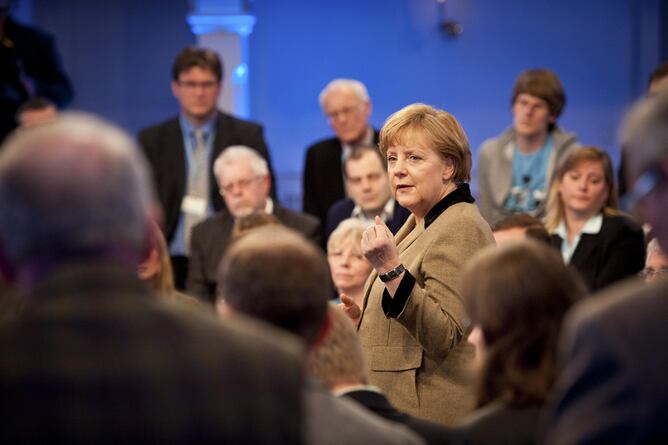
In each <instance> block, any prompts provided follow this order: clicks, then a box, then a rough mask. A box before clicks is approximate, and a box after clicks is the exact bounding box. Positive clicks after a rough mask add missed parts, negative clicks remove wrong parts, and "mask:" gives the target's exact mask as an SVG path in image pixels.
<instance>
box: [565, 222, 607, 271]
mask: <svg viewBox="0 0 668 445" xmlns="http://www.w3.org/2000/svg"><path fill="white" fill-rule="evenodd" d="M602 226H603V215H602V214H601V213H598V214H596V215H594V216H592V217H591V218H589V219H588V220H587V222H586V223H585V224H584V226H582V230H580V233H578V234H577V235H575V238H573V244H570V245H569V244H568V231H567V230H566V223H565V222H564V220H563V218H562V220H561V221H560V222H559V225H558V226H557V228H556V229H555V230H554V232H553V233H555V234H557V235H559V237H560V238H561V240H562V241H561V256H562V258H563V259H564V262H565V263H570V262H571V258H572V257H573V253H574V252H575V249H576V248H577V247H578V244H579V243H580V237H581V236H582V234H583V233H586V234H589V235H596V234H597V233H599V232H600V231H601V227H602Z"/></svg>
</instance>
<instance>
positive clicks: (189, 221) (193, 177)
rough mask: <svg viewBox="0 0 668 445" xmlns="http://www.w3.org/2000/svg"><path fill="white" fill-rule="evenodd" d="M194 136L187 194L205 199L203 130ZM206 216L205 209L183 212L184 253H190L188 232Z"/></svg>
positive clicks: (205, 180)
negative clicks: (200, 212) (198, 212)
mask: <svg viewBox="0 0 668 445" xmlns="http://www.w3.org/2000/svg"><path fill="white" fill-rule="evenodd" d="M193 135H194V136H195V149H194V150H193V153H192V159H191V161H192V162H191V164H190V172H189V173H188V191H187V192H188V196H189V197H192V198H199V199H203V200H204V201H206V200H207V192H208V179H209V175H208V173H209V172H208V170H207V169H208V167H209V166H208V159H207V157H206V143H205V140H204V139H205V138H204V131H203V130H202V129H201V128H199V129H197V130H195V131H194V132H193ZM205 217H206V211H205V212H203V213H202V214H196V213H192V212H186V214H185V218H186V219H185V231H186V233H185V241H186V254H190V232H191V230H192V228H193V227H194V226H195V225H196V224H197V223H199V222H200V221H202V220H203V219H204V218H205Z"/></svg>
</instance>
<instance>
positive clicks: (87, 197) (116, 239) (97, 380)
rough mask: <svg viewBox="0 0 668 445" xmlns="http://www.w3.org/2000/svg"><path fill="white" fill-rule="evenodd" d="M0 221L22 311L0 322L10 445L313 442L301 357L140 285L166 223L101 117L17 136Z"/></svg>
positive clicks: (4, 437) (138, 162)
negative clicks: (140, 271) (308, 437)
mask: <svg viewBox="0 0 668 445" xmlns="http://www.w3.org/2000/svg"><path fill="white" fill-rule="evenodd" d="M0 208H1V209H2V211H0V258H2V260H3V261H2V262H0V264H1V265H2V266H3V268H4V270H5V272H8V275H10V276H12V277H13V281H14V282H15V283H16V287H17V292H19V294H20V295H21V297H22V298H21V300H22V301H23V303H24V304H23V306H22V308H21V312H20V314H19V315H17V316H15V317H13V318H10V319H7V320H3V322H2V323H0V350H2V352H3V353H2V354H0V412H2V415H1V416H0V437H1V439H0V441H2V442H3V443H198V444H204V443H216V444H218V443H300V441H301V436H302V433H301V429H302V428H301V415H300V413H301V406H302V402H301V382H302V379H301V377H302V371H301V361H300V360H299V351H300V348H299V346H298V344H296V343H295V344H293V342H292V340H291V339H287V338H282V337H280V333H278V332H274V331H272V332H270V333H269V332H265V333H264V335H262V331H264V328H262V329H261V328H259V327H257V326H256V325H250V324H249V323H241V322H239V324H237V323H236V322H235V323H232V324H230V323H226V324H225V325H222V324H221V323H218V322H217V321H216V320H215V319H214V318H213V317H207V316H206V314H205V313H201V314H200V313H194V312H192V310H191V311H185V310H184V309H183V308H181V310H179V308H177V307H174V306H169V305H167V304H165V303H164V302H163V301H162V300H160V299H159V298H158V297H157V296H156V295H153V294H152V293H151V292H150V291H149V290H148V288H146V287H145V286H144V285H143V284H142V283H141V282H140V281H139V279H138V278H137V276H136V267H137V264H138V263H139V262H140V261H142V260H143V258H144V257H145V251H146V250H147V248H148V246H149V244H150V240H149V237H150V220H149V218H150V217H151V216H152V215H154V214H155V213H156V211H155V207H154V194H153V190H152V189H151V188H150V186H149V175H148V170H147V164H146V161H145V160H144V159H143V157H142V156H141V154H140V152H139V150H138V148H137V147H136V146H135V144H134V142H133V141H132V139H131V138H130V137H129V136H128V135H126V134H125V133H123V132H122V131H121V130H120V129H118V128H115V127H113V126H112V125H110V124H108V123H105V122H103V121H101V120H99V119H97V118H94V117H91V116H88V115H63V116H62V117H59V118H58V119H56V120H55V121H52V122H47V123H44V124H42V125H39V126H36V127H33V128H28V129H25V130H23V131H20V132H17V133H16V134H15V135H14V136H13V137H10V139H9V140H8V142H7V143H6V145H5V146H4V147H3V149H2V152H0ZM277 336H278V337H277ZM279 338H281V339H282V341H281V342H280V343H279V341H276V340H273V339H279ZM259 399H261V400H262V409H257V406H256V405H255V404H253V403H250V402H249V400H259Z"/></svg>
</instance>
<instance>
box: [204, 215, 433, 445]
mask: <svg viewBox="0 0 668 445" xmlns="http://www.w3.org/2000/svg"><path fill="white" fill-rule="evenodd" d="M326 264H327V263H326V260H325V257H324V254H323V252H322V251H321V250H320V249H318V248H317V247H316V246H315V245H314V244H313V243H310V242H308V241H306V240H305V239H304V237H302V236H300V235H299V234H298V233H296V232H294V231H293V230H290V229H287V228H284V227H279V226H275V225H274V226H266V227H259V228H257V229H255V230H253V231H252V232H249V233H248V234H247V235H245V236H243V237H242V238H240V239H239V240H238V241H236V242H235V243H234V244H233V245H232V246H230V248H229V250H228V251H227V253H226V254H225V257H224V259H223V261H222V263H221V266H220V269H219V280H218V281H219V283H220V286H219V288H218V297H219V300H218V303H217V305H216V306H217V308H218V310H219V312H220V313H221V315H222V316H224V317H226V318H227V319H230V318H232V319H233V318H234V317H235V316H237V314H245V315H248V316H251V317H255V318H258V319H260V320H263V321H266V322H268V323H270V324H272V325H274V326H277V327H279V328H281V329H284V330H286V331H288V332H290V333H292V334H295V335H297V336H298V337H300V338H301V339H303V340H304V342H305V344H306V346H307V348H309V349H312V348H315V347H316V346H317V345H318V344H319V343H320V342H321V341H322V339H323V337H324V336H325V335H326V332H327V331H328V330H329V329H330V327H331V326H330V325H331V323H330V322H328V319H327V308H328V304H327V300H328V298H329V289H328V288H327V287H326V286H323V283H324V282H326V281H327V280H328V275H329V274H328V272H327V265H326ZM346 322H347V323H348V324H349V325H350V326H351V327H352V324H351V323H350V321H349V320H347V321H346ZM304 428H305V429H304V434H305V437H304V438H305V443H308V444H314V445H325V444H331V445H335V444H346V445H358V444H359V445H368V444H372V443H373V444H376V443H378V444H405V445H410V444H415V443H422V442H421V441H420V439H419V438H418V437H417V436H415V435H414V434H413V433H412V432H411V431H408V430H407V429H406V428H404V427H402V426H400V425H396V424H393V423H391V422H387V421H385V420H383V419H381V418H380V417H378V416H376V415H374V414H373V413H371V412H368V411H366V410H364V409H362V408H361V407H359V406H357V405H356V404H355V403H353V402H350V401H348V400H342V399H338V398H335V397H333V396H332V394H330V393H329V391H327V389H326V388H324V387H323V386H322V385H321V384H320V383H319V382H317V381H316V380H315V379H313V378H309V379H307V383H306V387H305V417H304Z"/></svg>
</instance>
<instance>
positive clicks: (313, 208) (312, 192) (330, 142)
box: [302, 130, 378, 221]
mask: <svg viewBox="0 0 668 445" xmlns="http://www.w3.org/2000/svg"><path fill="white" fill-rule="evenodd" d="M373 142H374V144H377V143H378V132H377V131H375V130H374V132H373ZM342 154H343V147H342V146H341V141H340V140H338V139H337V138H331V139H325V140H323V141H320V142H316V143H315V144H313V145H311V146H310V147H308V148H307V149H306V160H305V161H304V177H303V181H302V186H303V190H304V193H303V194H302V200H303V202H302V204H303V205H302V210H303V211H304V212H306V213H310V214H311V215H313V216H315V217H317V218H318V219H319V220H320V221H326V220H327V211H328V210H329V208H330V207H331V206H332V204H334V203H335V202H336V201H338V200H339V199H342V198H345V197H346V191H345V187H344V185H343V169H342V165H341V156H342Z"/></svg>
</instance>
